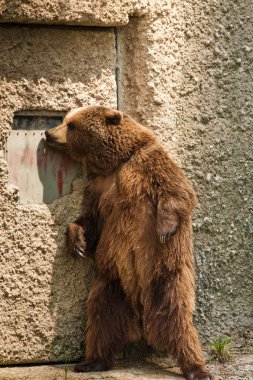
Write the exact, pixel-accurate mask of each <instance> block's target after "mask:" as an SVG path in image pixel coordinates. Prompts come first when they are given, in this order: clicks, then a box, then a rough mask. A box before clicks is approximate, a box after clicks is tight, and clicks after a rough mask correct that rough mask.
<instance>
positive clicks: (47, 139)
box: [45, 131, 54, 143]
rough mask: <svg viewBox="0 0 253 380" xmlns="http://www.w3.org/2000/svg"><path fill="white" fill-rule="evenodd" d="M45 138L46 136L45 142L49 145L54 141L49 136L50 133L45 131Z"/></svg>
mask: <svg viewBox="0 0 253 380" xmlns="http://www.w3.org/2000/svg"><path fill="white" fill-rule="evenodd" d="M45 136H46V142H47V143H50V142H53V141H54V138H53V137H52V136H50V133H49V132H48V131H45Z"/></svg>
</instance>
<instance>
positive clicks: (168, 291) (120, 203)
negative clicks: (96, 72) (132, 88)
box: [46, 107, 212, 380]
mask: <svg viewBox="0 0 253 380" xmlns="http://www.w3.org/2000/svg"><path fill="white" fill-rule="evenodd" d="M46 135H47V142H48V143H49V144H50V145H52V146H55V147H58V148H62V149H64V150H66V151H67V152H68V154H70V155H71V156H72V157H73V158H75V159H77V160H80V161H82V162H83V164H84V165H85V167H86V169H87V172H88V183H87V186H86V188H85V192H84V198H83V211H82V214H81V216H80V218H79V219H78V220H77V221H75V222H74V223H71V224H70V225H69V226H68V228H67V246H68V250H69V252H70V253H71V254H72V255H74V256H84V255H90V256H93V257H94V260H95V265H96V268H97V273H98V275H97V279H96V281H95V283H94V284H93V286H92V288H91V290H90V293H89V298H88V306H87V308H88V323H87V335H86V359H85V361H84V362H82V363H80V364H78V365H77V366H76V370H77V371H97V370H106V369H108V368H110V367H111V366H112V363H113V359H114V357H115V355H116V353H117V351H118V350H120V349H121V348H122V347H123V346H124V345H125V344H126V343H128V342H133V341H138V340H139V339H140V338H141V337H143V338H144V339H145V340H146V342H147V343H148V344H149V345H152V346H153V347H155V348H157V349H159V350H162V351H165V352H167V353H171V354H172V355H173V356H174V357H175V358H176V359H177V360H178V363H179V364H180V366H181V369H182V371H183V373H184V375H185V376H186V377H187V378H188V379H191V380H197V379H198V380H200V379H201V380H210V379H211V378H212V376H211V375H210V374H209V373H208V372H207V370H206V369H205V367H204V356H203V353H202V349H201V346H200V343H199V339H198V336H197V332H196V330H195V328H194V326H193V321H192V314H193V311H194V288H195V285H194V260H193V254H192V223H191V216H192V212H193V209H194V206H195V203H196V198H195V194H194V191H193V189H192V186H191V184H190V183H189V181H188V180H187V178H186V176H185V174H184V173H183V171H182V170H181V169H180V168H179V167H178V166H177V165H176V164H175V163H174V162H173V160H172V159H171V158H170V157H169V156H168V154H167V153H166V152H165V150H164V149H163V147H162V146H161V145H160V143H159V142H158V141H157V139H156V138H155V136H154V135H153V133H152V132H151V131H150V130H148V129H147V128H145V127H143V126H141V125H139V124H138V123H137V122H135V121H134V120H133V119H132V118H130V117H129V116H128V115H125V114H123V113H121V112H119V111H116V110H111V109H108V108H105V107H88V108H83V109H78V110H75V111H72V112H70V113H69V114H68V115H67V116H66V118H65V119H64V122H63V124H62V125H60V126H58V127H56V128H54V129H51V130H49V131H47V132H46Z"/></svg>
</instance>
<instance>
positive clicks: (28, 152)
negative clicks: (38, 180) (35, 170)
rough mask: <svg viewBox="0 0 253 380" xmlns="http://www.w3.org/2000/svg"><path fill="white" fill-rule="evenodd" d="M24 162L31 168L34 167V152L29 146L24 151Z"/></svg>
mask: <svg viewBox="0 0 253 380" xmlns="http://www.w3.org/2000/svg"><path fill="white" fill-rule="evenodd" d="M22 162H26V163H27V164H28V165H29V166H30V167H32V165H33V150H32V149H30V148H29V147H28V146H27V147H26V148H25V150H24V155H23V159H22Z"/></svg>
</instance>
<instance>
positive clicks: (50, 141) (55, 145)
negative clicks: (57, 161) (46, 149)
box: [45, 131, 66, 150]
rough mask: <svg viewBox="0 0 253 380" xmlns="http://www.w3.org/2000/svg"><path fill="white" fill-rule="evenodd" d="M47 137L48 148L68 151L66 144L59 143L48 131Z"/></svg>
mask: <svg viewBox="0 0 253 380" xmlns="http://www.w3.org/2000/svg"><path fill="white" fill-rule="evenodd" d="M45 135H46V138H45V141H46V144H47V145H48V146H50V147H52V148H55V149H60V150H63V149H66V144H65V143H61V142H59V141H57V139H56V138H54V137H53V136H52V135H50V133H49V132H48V131H46V132H45Z"/></svg>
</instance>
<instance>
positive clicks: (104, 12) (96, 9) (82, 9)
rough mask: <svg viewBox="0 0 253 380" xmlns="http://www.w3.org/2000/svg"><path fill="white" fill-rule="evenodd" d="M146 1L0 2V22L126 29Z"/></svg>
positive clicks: (31, 0)
mask: <svg viewBox="0 0 253 380" xmlns="http://www.w3.org/2000/svg"><path fill="white" fill-rule="evenodd" d="M146 7H147V0H141V1H138V0H120V1H119V0H117V1H114V0H109V1H101V0H85V1H84V0H69V1H66V0H26V1H21V0H0V22H21V23H24V22H25V23H39V24H41V23H45V24H71V25H92V26H107V27H108V26H117V25H125V24H127V23H128V21H129V16H132V15H135V14H142V13H144V12H145V9H146Z"/></svg>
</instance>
